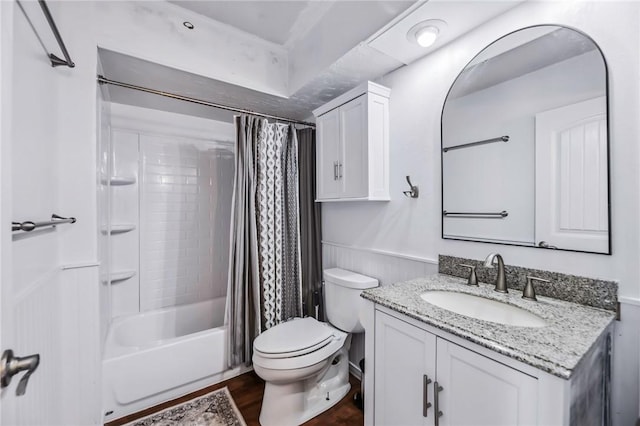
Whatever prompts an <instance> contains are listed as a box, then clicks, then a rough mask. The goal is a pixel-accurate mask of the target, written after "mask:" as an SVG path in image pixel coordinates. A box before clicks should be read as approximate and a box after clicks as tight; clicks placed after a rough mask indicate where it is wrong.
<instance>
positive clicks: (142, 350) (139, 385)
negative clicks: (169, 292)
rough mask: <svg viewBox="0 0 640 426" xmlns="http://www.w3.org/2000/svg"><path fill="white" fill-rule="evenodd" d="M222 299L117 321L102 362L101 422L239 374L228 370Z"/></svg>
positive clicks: (242, 371) (235, 370) (240, 370)
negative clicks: (102, 417) (102, 414)
mask: <svg viewBox="0 0 640 426" xmlns="http://www.w3.org/2000/svg"><path fill="white" fill-rule="evenodd" d="M224 310H225V298H224V297H223V298H219V299H213V300H208V301H204V302H199V303H194V304H190V305H181V306H176V307H170V308H164V309H159V310H155V311H149V312H144V313H141V314H136V315H130V316H126V317H120V318H116V319H115V320H114V321H113V322H112V324H111V326H110V328H109V332H108V334H107V340H106V344H105V351H104V356H103V361H102V371H103V375H102V382H103V410H104V411H103V413H104V421H105V422H107V421H111V420H114V419H117V418H119V417H122V416H125V415H127V414H131V413H134V412H137V411H140V410H143V409H145V408H149V407H152V406H154V405H156V404H160V403H162V402H165V401H168V400H171V399H174V398H178V397H180V396H182V395H185V394H187V393H189V392H193V391H196V390H198V389H202V388H204V387H206V386H210V385H213V384H216V383H219V382H221V381H223V380H227V379H229V378H231V377H234V376H237V375H239V374H242V373H244V372H245V371H247V370H248V368H236V369H231V370H230V369H228V368H227V357H226V347H227V329H226V327H225V326H224Z"/></svg>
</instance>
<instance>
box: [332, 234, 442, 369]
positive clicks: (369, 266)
mask: <svg viewBox="0 0 640 426" xmlns="http://www.w3.org/2000/svg"><path fill="white" fill-rule="evenodd" d="M322 268H323V269H328V268H342V269H347V270H349V271H354V272H358V273H360V274H363V275H367V276H369V277H373V278H376V279H377V280H378V281H379V282H380V285H382V286H384V285H389V284H393V283H396V282H399V281H406V280H410V279H412V278H418V277H424V276H426V275H431V274H435V273H437V272H438V260H437V259H427V258H422V257H418V256H411V255H405V254H401V253H395V252H390V251H385V250H378V249H373V248H365V247H356V246H347V245H343V244H337V243H332V242H329V241H323V242H322ZM362 358H364V335H354V336H353V340H352V341H351V350H350V351H349V362H350V364H351V372H352V373H353V374H355V375H356V376H358V377H360V368H359V361H360V360H361V359H362ZM365 368H366V367H365Z"/></svg>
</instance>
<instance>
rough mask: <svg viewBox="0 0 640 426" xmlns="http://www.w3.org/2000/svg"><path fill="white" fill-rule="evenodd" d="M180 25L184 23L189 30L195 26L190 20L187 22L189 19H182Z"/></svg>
mask: <svg viewBox="0 0 640 426" xmlns="http://www.w3.org/2000/svg"><path fill="white" fill-rule="evenodd" d="M182 25H184V26H185V27H187V28H189V29H190V30H192V29H194V28H195V26H194V25H193V24H192V23H191V22H189V21H184V22H183V23H182Z"/></svg>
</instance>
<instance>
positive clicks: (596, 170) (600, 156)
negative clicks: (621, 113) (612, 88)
mask: <svg viewBox="0 0 640 426" xmlns="http://www.w3.org/2000/svg"><path fill="white" fill-rule="evenodd" d="M535 164H536V166H535V168H536V172H535V176H536V203H535V205H536V220H535V222H536V229H535V239H536V244H537V245H540V244H541V243H542V245H543V246H544V244H548V245H549V246H556V247H558V248H563V249H572V250H582V251H591V252H599V253H608V252H609V232H608V230H609V208H608V207H609V206H608V204H609V192H608V191H609V188H608V169H607V119H606V99H605V98H604V97H600V98H595V99H590V100H588V101H584V102H579V103H576V104H572V105H568V106H565V107H561V108H557V109H553V110H549V111H545V112H542V113H539V114H536V163H535Z"/></svg>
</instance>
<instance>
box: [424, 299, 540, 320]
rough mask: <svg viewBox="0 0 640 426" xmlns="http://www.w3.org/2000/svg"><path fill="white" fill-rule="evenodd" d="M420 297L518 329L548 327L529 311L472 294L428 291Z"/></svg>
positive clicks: (449, 308)
mask: <svg viewBox="0 0 640 426" xmlns="http://www.w3.org/2000/svg"><path fill="white" fill-rule="evenodd" d="M420 297H421V298H422V299H423V300H424V301H426V302H429V303H431V304H432V305H436V306H438V307H439V308H443V309H447V310H449V311H452V312H455V313H457V314H460V315H465V316H467V317H472V318H477V319H480V320H484V321H490V322H495V323H498V324H504V325H513V326H518V327H545V326H546V325H547V322H546V321H545V320H544V319H542V318H540V317H539V316H537V315H536V314H533V313H531V312H529V311H527V310H524V309H521V308H518V307H517V306H513V305H509V304H507V303H502V302H499V301H497V300H492V299H486V298H484V297H480V296H474V295H472V294H466V293H456V292H453V291H428V292H426V293H423V294H421V295H420Z"/></svg>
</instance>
